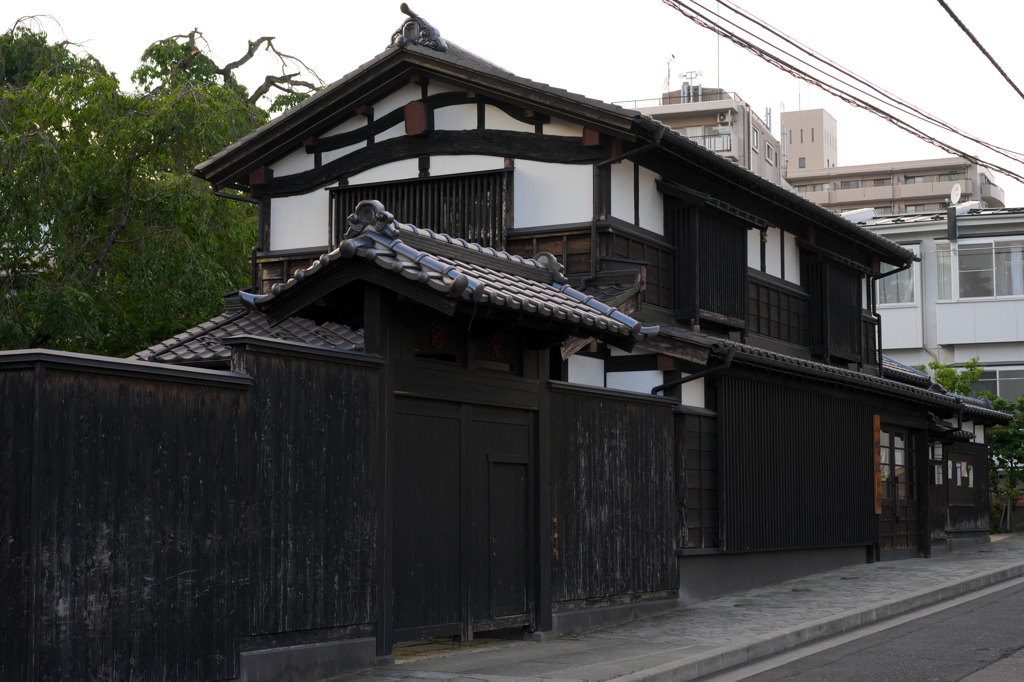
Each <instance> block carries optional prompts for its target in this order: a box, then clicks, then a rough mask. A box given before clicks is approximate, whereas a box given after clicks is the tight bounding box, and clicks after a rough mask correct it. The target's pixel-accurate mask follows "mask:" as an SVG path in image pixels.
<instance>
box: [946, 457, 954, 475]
mask: <svg viewBox="0 0 1024 682" xmlns="http://www.w3.org/2000/svg"><path fill="white" fill-rule="evenodd" d="M946 468H947V469H949V471H948V472H947V474H946V477H947V478H950V479H951V478H953V460H949V461H947V462H946Z"/></svg>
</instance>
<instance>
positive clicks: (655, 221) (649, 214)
mask: <svg viewBox="0 0 1024 682" xmlns="http://www.w3.org/2000/svg"><path fill="white" fill-rule="evenodd" d="M660 179H661V176H660V175H659V174H657V173H655V172H653V171H650V170H647V169H646V168H644V167H642V166H641V168H640V191H639V193H638V196H639V197H640V227H642V228H644V229H645V230H649V231H650V232H653V233H655V234H661V235H663V234H665V201H664V199H663V198H662V196H661V192H659V191H658V180H660Z"/></svg>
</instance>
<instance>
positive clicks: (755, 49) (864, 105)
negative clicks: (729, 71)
mask: <svg viewBox="0 0 1024 682" xmlns="http://www.w3.org/2000/svg"><path fill="white" fill-rule="evenodd" d="M663 2H664V3H665V4H666V5H668V6H670V7H672V8H673V9H675V10H676V11H677V12H679V13H680V14H682V15H683V16H685V17H687V18H688V19H690V20H691V21H693V22H694V23H696V24H697V25H698V26H701V27H703V28H706V29H708V30H711V31H714V32H715V33H717V34H718V35H720V36H722V37H725V38H728V39H729V40H731V41H732V42H733V43H735V44H736V45H737V46H739V47H741V48H743V49H744V50H747V51H748V52H751V53H752V54H754V55H755V56H758V57H760V58H761V59H763V60H765V61H766V62H768V63H769V64H772V65H773V66H775V67H776V68H779V69H780V70H782V71H785V72H786V73H788V74H790V75H792V76H793V77H795V78H798V79H800V80H803V81H805V82H807V83H810V84H812V85H815V86H816V87H818V88H820V89H822V90H824V91H825V92H827V93H829V94H831V95H833V96H835V97H837V98H839V99H841V100H842V101H844V102H846V103H847V104H850V105H851V106H855V107H858V108H861V109H865V110H867V111H869V112H871V113H873V114H875V115H876V116H879V117H880V118H882V119H884V120H886V121H888V122H890V123H892V124H893V125H895V126H896V127H898V128H900V129H901V130H904V131H906V132H908V133H910V134H912V135H914V136H915V137H918V138H920V139H921V140H924V141H925V142H928V143H929V144H932V145H933V146H936V147H938V148H939V149H942V150H943V151H945V152H946V153H948V154H952V155H954V156H959V157H962V158H964V159H966V160H967V161H970V162H971V163H974V164H977V165H979V166H982V167H984V168H988V169H990V170H993V171H996V172H999V173H1002V174H1004V175H1007V176H1009V177H1011V178H1013V179H1015V180H1017V181H1018V182H1024V176H1022V175H1021V174H1019V173H1017V172H1014V171H1012V170H1010V169H1007V168H1004V167H1002V166H999V165H996V164H994V163H991V162H987V161H983V160H982V159H980V158H978V157H977V156H975V155H973V154H970V153H968V152H965V151H963V150H961V149H958V148H956V147H954V146H952V145H951V144H949V143H946V142H943V141H942V140H939V139H937V138H935V137H933V136H931V135H929V134H927V133H926V132H924V131H922V130H920V129H918V128H916V127H914V126H913V125H911V124H909V123H907V122H906V121H903V120H902V119H900V118H898V117H896V116H894V115H893V114H892V113H890V112H888V111H885V110H884V109H881V108H880V107H878V106H876V105H874V104H872V103H870V102H868V101H865V100H864V99H861V98H859V97H857V96H855V95H851V94H850V93H848V92H846V91H845V90H843V89H842V88H840V87H837V86H836V85H833V84H831V83H828V82H826V81H824V80H822V79H821V78H819V77H818V76H815V75H813V74H811V73H808V72H807V71H805V70H803V69H800V68H798V67H796V66H793V65H792V64H790V63H788V62H787V61H785V60H784V59H782V58H780V57H778V56H777V55H776V54H774V53H772V52H769V51H768V50H766V49H765V48H764V47H761V46H759V45H757V44H755V43H754V42H751V41H750V40H747V39H744V38H742V37H741V36H739V35H738V34H736V33H734V32H732V31H730V30H728V29H726V28H723V27H722V26H721V25H720V24H721V21H722V18H721V17H720V16H719V15H717V14H715V13H713V12H711V11H710V10H708V9H707V8H706V7H703V6H702V5H700V4H699V3H693V4H696V5H697V6H698V7H700V8H701V9H703V10H704V11H705V12H710V14H711V16H714V17H715V18H717V19H718V20H719V21H718V22H715V21H714V20H713V19H711V18H710V17H709V16H706V15H702V14H701V13H700V12H699V11H698V10H696V9H694V8H693V7H691V6H689V5H688V4H686V3H685V2H683V0H663ZM726 23H729V24H732V25H733V26H737V28H738V29H740V30H741V31H743V32H744V33H748V34H749V35H751V36H753V37H754V39H755V40H761V41H763V42H765V43H767V44H768V45H769V46H770V47H772V48H774V49H776V50H779V49H780V48H778V47H777V46H775V45H773V44H772V43H770V42H768V41H767V40H764V39H763V38H759V37H758V36H756V35H755V34H753V33H752V32H750V31H748V30H746V29H743V28H742V27H739V26H738V25H737V24H735V23H733V22H731V21H727V20H726ZM782 52H783V54H786V55H788V56H790V57H792V58H794V59H797V61H801V62H803V60H800V59H799V58H796V57H794V56H793V55H790V54H789V53H788V52H785V51H784V50H782ZM813 56H815V58H817V59H820V58H819V57H817V56H816V55H813ZM803 63H805V64H806V62H803ZM808 66H810V65H808ZM811 68H812V69H814V70H815V71H819V72H821V73H822V74H823V75H826V76H827V77H829V78H832V79H835V80H837V81H839V82H840V83H842V84H843V85H845V86H847V87H851V86H850V84H848V83H846V82H845V81H843V80H842V79H840V78H838V77H836V76H833V75H831V74H826V73H825V72H823V71H821V69H818V68H817V67H811ZM854 89H855V90H858V88H854ZM860 91H861V92H862V93H863V90H860ZM864 94H866V95H867V96H869V97H872V98H873V99H879V98H878V97H876V96H873V95H870V94H868V93H864ZM905 106H909V105H905ZM897 108H903V107H897ZM904 111H906V110H905V109H904ZM907 113H910V112H907ZM915 115H916V116H918V117H919V118H920V117H921V116H920V115H918V114H915ZM958 134H959V133H958ZM965 137H968V139H976V138H971V137H969V136H965ZM982 143H983V144H984V145H985V146H986V147H988V148H990V149H993V151H998V152H999V153H1001V154H1004V155H1006V151H1007V150H1002V149H1001V148H996V147H994V146H992V145H989V144H987V143H984V142H983V141H982ZM1009 154H1012V155H1014V156H1013V157H1010V158H1013V160H1017V161H1019V160H1020V159H1019V158H1014V157H1015V156H1018V154H1017V152H1009Z"/></svg>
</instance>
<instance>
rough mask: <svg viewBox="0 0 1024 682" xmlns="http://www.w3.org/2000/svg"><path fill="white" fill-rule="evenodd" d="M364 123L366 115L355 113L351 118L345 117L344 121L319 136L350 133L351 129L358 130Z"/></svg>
mask: <svg viewBox="0 0 1024 682" xmlns="http://www.w3.org/2000/svg"><path fill="white" fill-rule="evenodd" d="M365 125H366V117H365V116H362V115H360V114H356V115H355V116H352V117H351V118H346V119H345V120H344V121H342V122H341V123H339V124H338V125H336V126H334V127H333V128H331V129H330V130H328V131H327V132H326V133H325V134H324V135H321V137H329V136H331V135H340V134H341V133H351V132H352V131H353V130H359V129H360V128H362V127H363V126H365Z"/></svg>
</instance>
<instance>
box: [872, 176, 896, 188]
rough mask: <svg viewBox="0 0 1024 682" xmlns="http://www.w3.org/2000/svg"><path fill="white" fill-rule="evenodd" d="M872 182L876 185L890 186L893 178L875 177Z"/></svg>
mask: <svg viewBox="0 0 1024 682" xmlns="http://www.w3.org/2000/svg"><path fill="white" fill-rule="evenodd" d="M872 182H873V183H874V185H875V187H888V186H890V185H891V184H892V178H875V179H874V180H872Z"/></svg>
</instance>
